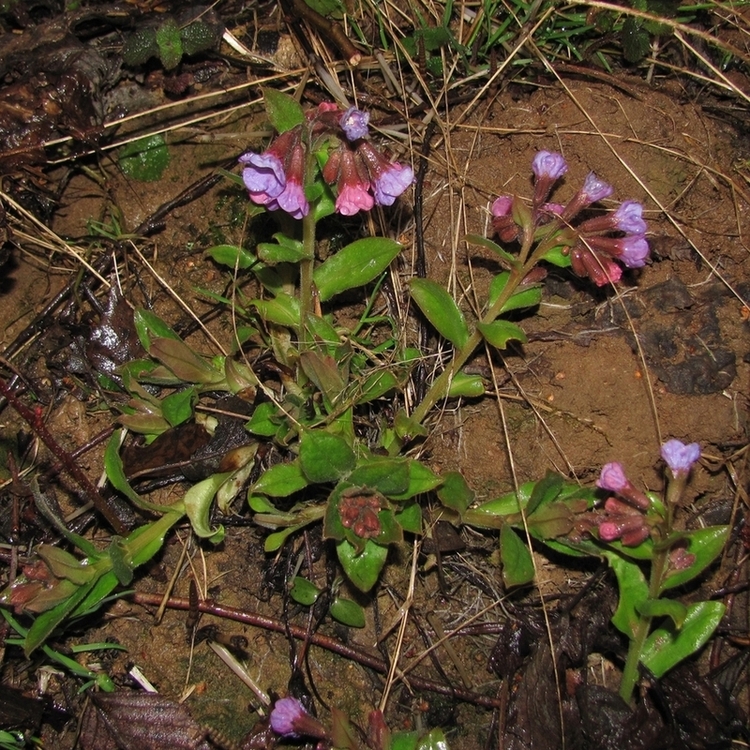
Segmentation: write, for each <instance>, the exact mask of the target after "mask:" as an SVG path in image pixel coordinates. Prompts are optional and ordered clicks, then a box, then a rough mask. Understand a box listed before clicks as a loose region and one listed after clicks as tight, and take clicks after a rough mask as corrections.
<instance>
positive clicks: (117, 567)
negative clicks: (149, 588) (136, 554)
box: [107, 536, 133, 586]
mask: <svg viewBox="0 0 750 750" xmlns="http://www.w3.org/2000/svg"><path fill="white" fill-rule="evenodd" d="M107 553H108V554H109V559H110V560H111V561H112V572H113V573H114V574H115V575H116V576H117V580H118V582H119V583H120V585H121V586H129V585H130V584H131V583H132V581H133V561H132V560H131V559H130V554H129V550H128V548H127V547H126V546H125V545H124V544H123V539H122V537H117V536H116V537H113V539H112V541H111V542H110V544H109V547H108V548H107Z"/></svg>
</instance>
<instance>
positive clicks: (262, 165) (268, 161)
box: [239, 152, 286, 204]
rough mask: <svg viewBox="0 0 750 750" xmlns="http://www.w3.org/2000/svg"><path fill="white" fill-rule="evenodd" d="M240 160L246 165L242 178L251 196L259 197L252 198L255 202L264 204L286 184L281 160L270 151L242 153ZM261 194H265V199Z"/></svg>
mask: <svg viewBox="0 0 750 750" xmlns="http://www.w3.org/2000/svg"><path fill="white" fill-rule="evenodd" d="M239 160H240V162H241V163H242V164H246V165H247V166H246V167H245V168H244V169H243V170H242V180H243V181H244V183H245V187H246V188H247V189H248V190H249V191H250V194H251V196H252V195H256V196H259V197H261V200H257V199H256V198H253V201H254V202H255V203H260V204H265V203H268V201H270V200H271V199H272V198H275V197H276V196H277V195H279V194H280V193H281V192H282V191H283V190H284V187H285V185H286V175H285V174H284V165H283V164H282V163H281V160H280V159H279V158H278V157H277V156H275V155H274V154H271V153H268V152H266V153H263V154H253V153H249V154H243V155H242V156H240V159H239ZM262 196H267V200H266V199H263V198H262Z"/></svg>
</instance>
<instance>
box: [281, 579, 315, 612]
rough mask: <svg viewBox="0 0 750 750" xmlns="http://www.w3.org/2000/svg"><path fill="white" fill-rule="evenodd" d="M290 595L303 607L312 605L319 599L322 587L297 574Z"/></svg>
mask: <svg viewBox="0 0 750 750" xmlns="http://www.w3.org/2000/svg"><path fill="white" fill-rule="evenodd" d="M289 596H291V597H292V599H294V601H295V602H297V604H301V605H302V606H303V607H310V606H312V605H313V604H315V602H316V601H317V600H318V597H319V596H320V589H319V588H318V587H317V586H315V585H313V584H312V583H310V581H308V580H307V578H302V577H300V576H295V577H294V583H293V584H292V588H291V590H290V591H289Z"/></svg>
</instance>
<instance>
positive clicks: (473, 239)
mask: <svg viewBox="0 0 750 750" xmlns="http://www.w3.org/2000/svg"><path fill="white" fill-rule="evenodd" d="M466 241H467V242H469V243H471V244H472V245H480V246H481V247H486V248H487V249H488V250H492V252H493V253H495V254H496V255H497V256H498V257H499V258H500V260H502V261H503V263H504V265H506V266H507V267H508V268H514V267H515V266H517V265H518V260H517V259H516V257H515V256H514V255H511V254H510V253H509V252H506V251H505V250H503V249H502V248H501V247H500V245H498V244H497V243H496V242H493V241H492V240H490V239H487V238H486V237H482V236H480V235H478V234H468V235H466Z"/></svg>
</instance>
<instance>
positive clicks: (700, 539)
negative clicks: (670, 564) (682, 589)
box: [661, 526, 729, 591]
mask: <svg viewBox="0 0 750 750" xmlns="http://www.w3.org/2000/svg"><path fill="white" fill-rule="evenodd" d="M684 536H685V537H686V538H687V540H688V546H687V552H688V553H689V554H691V555H695V560H694V562H693V564H692V565H690V566H689V567H687V568H685V569H684V570H675V571H673V572H672V573H669V575H667V577H666V578H665V580H664V583H663V584H662V586H661V591H666V590H667V589H671V588H674V587H675V586H682V584H683V583H687V582H688V581H691V580H692V579H693V578H695V577H696V576H697V575H699V574H700V573H702V572H703V571H704V570H705V569H706V568H707V567H708V566H709V565H710V564H711V563H712V562H713V561H714V560H715V559H716V558H717V557H718V556H719V555H720V554H721V551H722V550H723V549H724V545H725V544H726V542H727V538H728V537H729V526H709V527H708V528H705V529H697V530H696V531H690V532H688V533H686V534H685V535H684Z"/></svg>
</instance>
